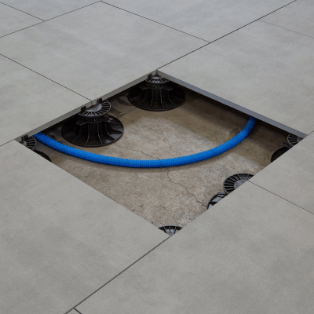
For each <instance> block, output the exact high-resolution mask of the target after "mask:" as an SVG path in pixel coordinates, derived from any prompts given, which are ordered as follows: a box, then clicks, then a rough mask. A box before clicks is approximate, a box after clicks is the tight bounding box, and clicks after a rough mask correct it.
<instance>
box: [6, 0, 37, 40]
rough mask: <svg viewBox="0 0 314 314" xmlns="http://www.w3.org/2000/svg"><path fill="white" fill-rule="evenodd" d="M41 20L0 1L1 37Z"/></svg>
mask: <svg viewBox="0 0 314 314" xmlns="http://www.w3.org/2000/svg"><path fill="white" fill-rule="evenodd" d="M41 22H42V21H41V20H39V19H37V18H36V17H33V16H30V15H28V14H25V13H23V12H21V11H18V10H15V9H13V8H10V7H9V6H7V5H4V4H2V3H0V37H2V36H5V35H8V34H11V33H14V32H16V31H19V30H21V29H23V28H25V27H29V26H32V25H35V24H38V23H41Z"/></svg>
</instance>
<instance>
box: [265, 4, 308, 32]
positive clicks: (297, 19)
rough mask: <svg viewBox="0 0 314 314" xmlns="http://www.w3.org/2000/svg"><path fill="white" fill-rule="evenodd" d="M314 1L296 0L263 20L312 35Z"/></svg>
mask: <svg viewBox="0 0 314 314" xmlns="http://www.w3.org/2000/svg"><path fill="white" fill-rule="evenodd" d="M313 15H314V2H313V1H312V0H298V1H296V2H294V3H292V4H291V5H289V6H286V7H285V8H282V9H281V10H279V11H276V12H274V13H273V14H270V15H268V16H266V17H265V18H263V19H262V20H263V21H264V22H267V23H270V24H274V25H277V26H279V27H283V28H286V29H289V30H291V31H295V32H298V33H301V34H303V35H307V36H310V37H314V19H313Z"/></svg>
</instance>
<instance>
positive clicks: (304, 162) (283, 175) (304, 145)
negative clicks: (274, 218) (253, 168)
mask: <svg viewBox="0 0 314 314" xmlns="http://www.w3.org/2000/svg"><path fill="white" fill-rule="evenodd" d="M313 156H314V133H312V134H310V135H309V136H308V137H306V138H305V139H304V140H302V141H301V142H300V143H299V144H297V145H296V146H294V147H293V148H292V149H290V150H289V151H288V152H287V153H285V154H284V155H283V156H281V157H280V158H279V159H277V160H276V161H274V162H273V163H272V164H271V165H269V166H268V167H266V168H265V169H263V170H262V171H261V172H259V173H258V174H257V175H256V176H254V177H253V178H252V182H253V183H255V184H257V185H259V186H261V187H262V188H264V189H266V190H268V191H270V192H272V193H274V194H276V195H279V196H280V197H282V198H284V199H286V200H288V201H290V202H292V203H294V204H296V205H298V206H300V207H302V208H304V209H306V210H308V211H310V212H312V213H314V196H313V191H314V176H313V174H314V163H313Z"/></svg>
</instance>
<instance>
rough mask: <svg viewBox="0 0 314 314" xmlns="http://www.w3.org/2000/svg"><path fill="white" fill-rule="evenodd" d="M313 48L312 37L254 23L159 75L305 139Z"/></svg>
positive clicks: (311, 113)
mask: <svg viewBox="0 0 314 314" xmlns="http://www.w3.org/2000/svg"><path fill="white" fill-rule="evenodd" d="M313 50H314V40H313V39H312V38H310V37H307V36H304V35H301V34H298V33H295V32H291V31H288V30H286V29H283V28H279V27H276V26H274V25H270V24H267V23H265V22H259V21H258V22H255V23H252V24H251V25H248V26H246V27H244V28H242V29H241V30H239V31H237V32H235V33H233V34H231V35H229V36H226V37H224V38H222V39H220V40H219V41H216V42H214V43H212V44H210V45H208V46H206V47H204V48H202V49H200V50H198V51H195V52H194V53H192V54H190V55H188V56H186V57H184V58H181V59H179V60H177V61H175V62H173V63H171V64H169V65H167V66H165V67H163V68H161V69H159V70H158V71H159V73H160V74H161V75H163V76H165V77H168V78H169V79H171V80H173V81H176V82H178V83H180V84H182V85H184V86H186V87H188V88H191V89H193V90H195V91H197V92H199V93H201V94H204V95H206V96H209V97H211V98H214V99H215V100H218V101H220V102H222V103H224V104H227V105H229V106H231V107H234V108H236V109H239V110H241V111H243V112H245V113H247V114H250V115H253V116H255V117H257V118H259V119H261V120H263V121H266V122H267V123H270V124H273V125H275V126H277V127H279V128H282V129H284V130H286V131H288V132H292V133H295V134H296V135H300V136H305V135H307V134H309V133H311V132H312V131H313V130H314V107H313V103H314V93H313V84H314V77H313V72H314V55H313V53H312V52H313Z"/></svg>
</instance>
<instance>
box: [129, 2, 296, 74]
mask: <svg viewBox="0 0 314 314" xmlns="http://www.w3.org/2000/svg"><path fill="white" fill-rule="evenodd" d="M296 1H297V0H293V1H291V2H289V3H287V4H285V5H284V6H282V7H280V8H278V9H276V10H274V11H272V12H269V13H267V14H265V15H263V16H261V17H260V18H258V19H256V20H254V21H252V22H250V23H248V24H245V25H243V26H241V27H239V28H237V29H235V30H233V31H232V32H230V33H228V34H225V35H223V36H221V37H219V38H217V39H215V40H213V41H210V42H208V41H207V44H205V45H204V46H202V47H199V48H197V49H195V50H193V51H191V52H188V53H187V54H185V55H184V56H181V57H179V58H177V59H175V60H173V61H171V62H168V63H166V64H164V65H163V66H161V67H159V68H157V69H156V71H158V69H161V68H163V67H165V66H167V65H169V64H171V63H172V62H175V61H177V60H179V59H182V58H184V57H186V56H187V55H189V54H191V53H193V52H195V51H197V50H200V49H202V48H204V47H206V46H208V45H210V44H212V43H214V42H215V41H218V40H220V39H222V38H224V37H226V36H229V35H231V34H232V33H235V32H237V31H238V30H240V29H242V28H244V27H246V26H248V25H250V24H253V23H255V22H256V21H260V20H261V19H263V18H264V17H265V16H267V15H270V14H273V13H274V12H276V11H278V10H281V9H282V8H284V7H286V6H288V5H290V4H291V3H293V2H296ZM127 12H128V11H127ZM133 14H135V13H133ZM139 16H140V15H139ZM263 22H264V21H263ZM162 25H163V24H162ZM188 35H190V34H188ZM191 36H193V35H191ZM196 38H198V37H196Z"/></svg>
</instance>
